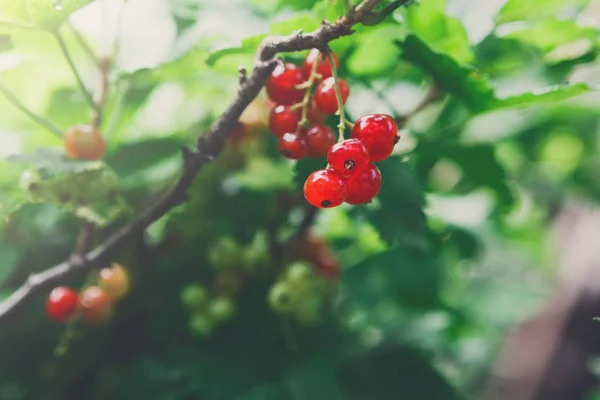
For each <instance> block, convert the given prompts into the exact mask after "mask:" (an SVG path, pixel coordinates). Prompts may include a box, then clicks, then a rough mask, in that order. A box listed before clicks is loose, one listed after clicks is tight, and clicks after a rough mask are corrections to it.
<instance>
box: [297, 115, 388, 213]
mask: <svg viewBox="0 0 600 400" xmlns="http://www.w3.org/2000/svg"><path fill="white" fill-rule="evenodd" d="M397 132H398V128H397V126H396V121H395V120H394V119H393V118H392V117H390V116H389V115H385V114H370V115H365V116H362V117H361V118H359V119H358V121H356V123H355V124H354V127H353V128H352V137H351V138H350V139H345V140H342V141H340V142H337V143H336V144H334V145H333V146H332V147H331V148H330V149H329V151H328V152H327V162H328V163H329V168H326V169H321V170H318V171H315V172H313V173H312V174H311V175H310V176H309V177H308V178H307V179H306V182H305V184H304V196H305V197H306V200H308V202H309V203H310V204H312V205H313V206H315V207H318V208H330V207H337V206H339V205H340V204H342V203H343V202H344V201H345V202H346V203H348V204H363V203H367V202H369V201H371V200H372V199H373V198H374V197H375V196H376V195H377V193H378V192H379V189H380V188H381V172H380V171H379V168H377V166H376V165H375V163H376V162H378V161H383V160H385V159H386V158H388V157H389V156H390V155H391V154H392V152H393V151H394V146H395V145H396V143H397V142H398V138H399V137H398V136H397Z"/></svg>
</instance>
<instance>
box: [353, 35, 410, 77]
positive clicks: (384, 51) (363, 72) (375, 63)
mask: <svg viewBox="0 0 600 400" xmlns="http://www.w3.org/2000/svg"><path fill="white" fill-rule="evenodd" d="M402 37H403V35H402V31H401V29H400V27H399V26H398V25H390V24H388V25H382V26H378V27H376V28H373V29H371V30H369V31H367V32H365V33H363V34H361V35H360V40H359V41H357V43H358V47H357V48H356V50H354V51H353V52H352V55H351V56H350V57H349V58H348V62H347V66H348V69H349V70H350V71H351V72H352V73H353V74H355V75H358V76H372V77H378V76H381V75H383V74H385V73H386V72H389V71H391V70H392V69H394V67H396V66H397V65H398V57H399V55H400V50H399V49H398V47H397V46H396V45H395V41H396V40H400V39H402Z"/></svg>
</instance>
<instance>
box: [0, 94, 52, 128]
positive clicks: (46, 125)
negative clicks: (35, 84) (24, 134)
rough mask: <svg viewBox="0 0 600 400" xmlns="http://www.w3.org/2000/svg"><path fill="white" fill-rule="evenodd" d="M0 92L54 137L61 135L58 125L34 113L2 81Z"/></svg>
mask: <svg viewBox="0 0 600 400" xmlns="http://www.w3.org/2000/svg"><path fill="white" fill-rule="evenodd" d="M0 92H2V94H4V97H6V99H7V100H8V101H10V102H11V103H13V104H14V105H15V107H17V108H18V109H19V110H21V111H22V112H23V113H25V114H26V115H27V116H28V117H29V118H31V119H32V120H33V121H35V122H36V123H38V124H39V125H41V126H43V127H44V128H46V129H47V130H48V131H49V132H51V133H52V134H53V135H55V136H56V137H59V138H62V137H63V131H62V129H60V128H59V127H58V126H56V125H55V124H54V123H53V122H52V121H50V120H49V119H47V118H45V117H42V116H41V115H38V114H36V113H34V112H33V111H31V110H30V109H29V108H28V107H27V106H26V105H25V104H23V102H22V101H21V100H19V98H18V97H17V95H15V94H14V93H13V92H11V91H10V90H9V89H8V88H7V87H6V86H4V84H3V83H0Z"/></svg>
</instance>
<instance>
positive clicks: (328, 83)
mask: <svg viewBox="0 0 600 400" xmlns="http://www.w3.org/2000/svg"><path fill="white" fill-rule="evenodd" d="M338 83H339V85H340V93H341V94H342V104H346V100H348V96H349V95H350V86H348V84H347V83H346V81H345V80H343V79H341V78H340V79H338ZM315 104H316V105H317V108H318V109H319V110H320V111H321V112H322V113H324V114H335V112H336V111H337V110H338V104H337V97H336V95H335V81H334V79H333V78H327V79H325V80H324V81H323V82H321V83H319V86H317V90H316V92H315Z"/></svg>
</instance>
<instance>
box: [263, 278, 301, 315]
mask: <svg viewBox="0 0 600 400" xmlns="http://www.w3.org/2000/svg"><path fill="white" fill-rule="evenodd" d="M269 305H270V306H271V308H272V309H273V310H275V311H277V312H279V313H282V314H286V313H289V312H291V311H293V310H294V307H295V306H296V298H295V295H294V293H293V292H292V291H291V290H290V286H289V285H288V284H287V283H286V282H277V283H276V284H275V285H273V287H271V290H270V291H269Z"/></svg>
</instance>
